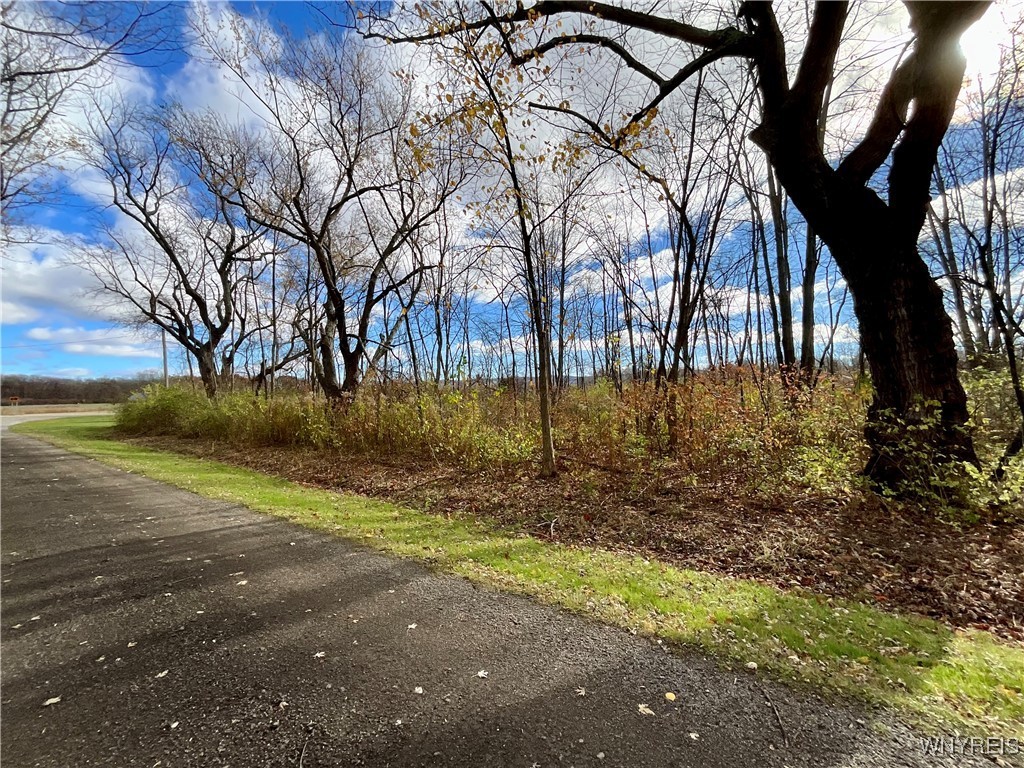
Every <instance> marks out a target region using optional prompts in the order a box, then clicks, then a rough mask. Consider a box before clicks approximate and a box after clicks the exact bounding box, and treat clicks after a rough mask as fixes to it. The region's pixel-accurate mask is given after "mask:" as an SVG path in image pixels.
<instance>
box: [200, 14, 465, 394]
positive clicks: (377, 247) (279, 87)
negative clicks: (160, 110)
mask: <svg viewBox="0 0 1024 768" xmlns="http://www.w3.org/2000/svg"><path fill="white" fill-rule="evenodd" d="M194 29H195V31H196V34H197V36H198V38H199V39H200V41H201V42H202V43H203V45H204V46H205V47H206V49H207V50H208V51H209V53H210V55H211V56H212V57H213V58H214V60H215V61H216V62H218V63H219V64H220V65H221V66H223V67H225V68H227V70H228V71H229V72H230V73H231V75H232V76H233V77H235V78H236V79H237V80H238V81H239V82H240V83H241V84H242V86H243V87H244V88H245V89H246V91H247V92H248V94H249V96H251V99H250V102H251V105H254V107H255V110H256V111H257V112H258V114H259V115H260V117H261V118H262V121H261V122H262V124H261V125H260V126H259V129H258V130H253V131H250V132H248V133H244V134H239V133H238V131H237V130H236V131H234V133H236V134H237V136H236V138H235V139H233V142H234V144H236V145H244V144H249V145H251V147H252V155H253V157H254V158H255V161H254V162H255V165H256V166H258V170H257V173H256V174H255V176H254V177H253V178H252V179H251V180H250V182H249V183H247V184H245V185H242V186H240V187H239V189H238V191H237V195H236V196H235V198H234V199H233V204H234V205H235V206H236V207H237V209H238V210H240V211H242V212H244V215H245V216H246V217H247V218H249V219H251V220H252V221H256V222H259V223H260V224H261V225H262V226H265V227H267V228H268V229H269V230H271V231H273V232H276V233H278V234H280V235H282V236H283V237H285V238H288V239H289V240H291V241H293V242H295V243H297V244H299V245H301V246H302V248H304V249H305V250H306V252H307V253H308V255H309V257H310V258H311V260H312V261H313V263H314V264H315V265H316V268H317V270H318V271H319V274H320V278H321V280H320V286H321V288H322V291H323V312H322V314H320V315H319V316H320V317H321V318H322V324H321V325H320V327H319V328H318V329H317V330H316V336H317V338H316V339H315V340H314V339H307V344H310V345H311V346H310V349H312V350H315V353H314V358H313V360H312V363H313V371H314V373H315V376H316V378H317V381H318V383H319V385H320V387H321V389H323V391H324V393H325V394H326V395H327V397H328V398H329V399H330V400H332V401H334V402H336V403H340V402H344V401H346V400H348V399H349V398H351V397H352V396H353V395H354V393H355V391H356V390H357V388H358V387H359V385H360V382H361V381H362V377H363V376H364V375H365V373H366V371H367V370H370V369H372V368H373V367H374V365H375V364H376V363H377V362H378V361H380V360H381V359H382V355H383V354H385V353H386V351H387V349H388V347H389V346H390V344H391V343H392V341H393V339H394V338H395V335H396V334H397V333H398V332H399V331H400V330H401V329H402V327H403V326H404V319H403V318H404V315H402V314H401V313H399V314H396V315H393V316H391V318H390V319H391V321H390V322H385V323H384V325H383V326H382V327H378V323H379V322H380V321H381V320H382V319H383V318H387V317H388V313H387V312H386V311H385V310H386V309H387V307H388V303H389V302H393V301H400V302H401V303H403V304H404V305H406V306H408V305H409V304H410V303H411V301H412V299H414V298H415V295H416V293H417V292H418V291H419V289H420V286H421V284H422V279H423V274H424V272H426V271H428V270H431V269H433V268H434V267H435V264H433V263H425V262H423V261H421V260H420V258H419V257H420V256H421V255H422V254H423V253H424V250H423V249H422V248H417V247H414V246H415V244H416V241H418V240H423V239H425V238H430V237H433V236H435V235H434V234H432V233H431V229H432V228H433V227H434V223H435V218H436V217H437V215H438V213H439V212H440V211H441V209H442V208H443V207H444V206H445V205H446V204H447V202H448V200H449V198H451V197H452V196H453V195H454V194H455V193H456V191H457V190H458V188H459V186H460V184H461V182H462V179H463V177H464V175H465V172H466V171H465V168H464V166H463V165H462V164H461V163H460V162H458V152H457V151H454V150H453V149H452V145H451V143H450V142H449V141H448V139H449V138H450V137H445V136H436V137H427V136H423V137H420V136H419V133H420V131H419V129H418V128H417V127H416V125H415V123H412V122H411V121H412V120H413V112H412V107H411V105H412V98H413V89H412V81H411V79H410V78H409V77H408V76H404V75H402V74H401V73H397V72H392V71H389V65H388V63H387V62H386V60H385V59H384V58H383V54H382V52H381V51H379V50H376V51H374V50H369V49H367V48H366V47H365V46H362V45H360V42H361V41H359V40H358V39H346V38H345V37H344V36H343V35H337V34H335V35H332V34H329V33H325V34H324V35H321V36H319V37H317V38H316V39H308V40H306V41H304V42H303V43H302V44H298V43H296V42H294V41H291V40H288V39H287V38H285V37H282V36H278V35H277V34H276V33H275V32H274V31H273V30H271V29H270V28H269V27H266V26H265V25H264V24H263V23H261V22H259V21H252V22H243V21H238V22H237V23H236V24H233V25H231V27H230V29H225V28H218V27H216V25H215V23H214V20H213V19H212V18H211V17H209V16H204V15H199V16H198V17H197V18H196V19H195V20H194ZM222 33H223V34H222ZM382 69H383V71H382ZM232 132H233V129H232V128H231V126H228V125H225V124H224V122H223V121H220V120H217V119H214V118H213V117H212V116H211V117H210V118H209V119H208V121H207V125H206V127H205V128H202V129H200V130H199V131H197V133H196V135H197V136H199V137H201V139H200V140H201V141H203V142H205V143H206V144H207V146H208V147H209V148H210V151H209V152H208V154H210V155H211V156H212V155H213V154H214V152H213V151H212V150H213V149H215V147H216V145H217V144H218V143H221V142H223V141H225V137H228V136H230V135H231V134H232ZM418 138H419V139H420V140H419V141H413V140H414V139H418ZM374 337H376V341H375V339H374ZM336 353H337V354H336ZM338 355H340V357H341V365H340V366H339V365H338V362H337V356H338ZM339 367H340V368H341V371H342V374H341V378H340V379H339V377H338V369H339Z"/></svg>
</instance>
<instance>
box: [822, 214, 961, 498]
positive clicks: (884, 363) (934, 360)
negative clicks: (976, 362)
mask: <svg viewBox="0 0 1024 768" xmlns="http://www.w3.org/2000/svg"><path fill="white" fill-rule="evenodd" d="M879 235H880V236H879V237H877V238H871V239H872V240H874V243H872V244H871V245H867V246H865V248H864V250H861V249H855V248H850V247H849V246H848V245H847V244H846V243H837V244H836V245H835V246H831V247H832V252H833V256H834V257H835V258H836V262H837V263H838V264H839V265H840V268H841V269H842V271H843V274H844V276H845V277H846V280H847V283H848V285H849V287H850V294H851V296H852V297H853V303H854V311H855V313H856V315H857V320H858V323H859V325H860V336H861V344H862V347H863V350H864V353H865V355H866V356H867V359H868V365H869V368H870V371H871V380H872V384H873V386H874V394H875V397H874V401H873V402H872V404H871V408H870V410H869V418H868V424H867V427H866V429H865V436H866V437H867V441H868V444H869V446H870V448H871V456H870V458H869V460H868V464H867V466H866V468H865V473H866V474H867V475H868V477H870V478H871V479H872V480H873V481H874V482H875V483H876V484H878V485H880V486H883V487H887V488H892V489H901V488H903V489H906V490H907V491H911V492H913V491H914V488H913V486H914V484H915V483H920V482H922V480H923V478H927V477H929V476H932V475H934V470H935V469H936V467H937V466H938V465H942V464H946V463H948V462H950V461H972V462H973V461H975V460H976V459H975V454H974V448H973V445H972V442H971V437H970V433H969V432H968V431H967V429H966V424H967V418H968V412H967V396H966V395H965V393H964V390H963V387H962V386H961V384H960V380H959V378H958V377H957V353H956V346H955V344H954V341H953V328H952V323H951V322H950V319H949V316H948V315H947V314H946V311H945V307H944V306H943V300H942V291H941V290H940V289H939V287H938V285H937V284H936V283H935V281H934V280H933V279H932V277H931V275H930V274H929V273H928V269H927V267H926V266H925V264H924V261H923V260H922V259H921V257H920V256H919V254H918V253H917V250H916V248H901V247H899V245H898V244H897V243H896V242H895V240H894V238H887V237H886V235H885V233H884V232H882V233H879ZM826 242H827V241H826ZM868 249H870V250H868ZM918 490H923V488H922V489H918Z"/></svg>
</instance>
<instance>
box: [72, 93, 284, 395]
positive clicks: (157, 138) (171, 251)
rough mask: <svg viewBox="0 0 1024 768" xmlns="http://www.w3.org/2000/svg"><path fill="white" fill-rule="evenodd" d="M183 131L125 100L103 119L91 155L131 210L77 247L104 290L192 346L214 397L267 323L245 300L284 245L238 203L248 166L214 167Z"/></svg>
mask: <svg viewBox="0 0 1024 768" xmlns="http://www.w3.org/2000/svg"><path fill="white" fill-rule="evenodd" d="M97 111H98V112H99V111H100V110H99V109H98V110H97ZM177 134H178V131H177V129H176V128H175V127H174V126H173V125H168V124H167V123H166V122H165V121H164V120H163V118H162V117H160V116H158V115H155V114H151V113H147V112H145V111H143V110H135V109H130V108H122V109H117V110H114V111H113V113H112V114H108V115H105V116H104V117H102V118H100V119H99V120H98V124H97V125H96V126H95V127H94V137H93V138H94V145H93V146H92V147H91V149H90V150H89V152H88V158H89V162H90V163H91V164H92V166H93V167H95V168H96V169H97V170H98V171H99V172H100V173H101V174H102V175H103V177H104V178H105V179H106V180H107V182H108V183H109V185H110V191H111V196H110V200H111V207H112V208H113V209H114V210H115V211H116V212H118V213H119V214H121V216H122V217H123V218H121V219H119V220H116V221H115V222H109V221H108V222H107V223H106V224H105V225H104V226H103V231H104V233H105V235H106V238H105V241H104V242H100V243H96V244H90V245H87V246H84V247H81V248H79V249H78V251H79V255H80V257H81V259H80V260H81V263H82V264H83V266H84V267H85V268H86V269H88V270H89V271H90V272H91V273H92V274H93V275H94V276H95V277H96V278H97V280H98V282H99V285H100V290H101V291H103V292H106V293H108V294H111V295H113V296H116V297H118V298H119V299H121V300H123V301H125V302H126V303H127V304H128V305H129V306H130V307H131V308H132V311H133V314H132V315H131V316H130V319H132V320H140V319H141V320H142V321H143V322H144V323H150V324H153V325H155V326H157V327H158V328H160V329H162V330H163V331H164V332H166V333H167V334H168V335H169V336H170V337H171V338H173V339H175V340H176V341H177V342H178V343H179V344H181V346H182V347H184V348H185V350H186V351H187V352H188V353H189V354H190V355H191V356H192V357H193V358H194V359H195V361H196V365H197V367H198V368H199V375H200V377H201V378H202V381H203V386H204V387H205V389H206V393H207V395H208V396H210V397H213V396H215V395H216V394H217V391H218V388H219V385H220V383H221V382H222V381H223V380H231V378H232V377H233V375H234V374H233V371H234V363H235V356H236V353H237V352H238V350H239V349H240V348H241V347H242V346H243V345H244V344H245V343H246V342H247V340H248V339H249V338H250V337H251V336H252V335H253V334H256V333H258V332H259V331H261V330H263V328H262V327H260V326H259V325H250V324H249V323H248V321H249V319H250V318H249V316H248V314H247V313H246V312H244V311H240V310H242V309H244V307H245V297H246V294H247V293H248V290H249V286H251V285H252V284H253V283H255V282H258V281H259V280H260V277H261V275H262V273H263V272H264V271H265V270H266V268H267V266H268V264H270V262H271V260H272V258H273V256H274V252H275V251H276V250H277V245H276V243H275V241H274V240H273V238H272V237H268V232H267V230H266V229H265V228H263V227H260V226H259V225H256V224H253V223H252V222H251V221H249V220H248V219H246V218H244V217H240V216H238V215H237V211H236V210H235V209H234V207H233V206H231V204H230V203H229V201H230V200H231V199H232V198H233V197H234V196H235V195H236V194H237V192H238V186H239V184H240V183H242V182H243V180H244V179H245V176H246V174H245V170H244V169H243V168H239V167H234V168H230V169H224V168H221V169H212V168H210V167H209V165H208V164H207V163H205V162H204V158H202V157H201V156H199V155H196V154H193V153H190V152H189V149H188V147H187V145H185V144H184V143H182V142H180V141H177V140H176V139H175V137H176V135H177Z"/></svg>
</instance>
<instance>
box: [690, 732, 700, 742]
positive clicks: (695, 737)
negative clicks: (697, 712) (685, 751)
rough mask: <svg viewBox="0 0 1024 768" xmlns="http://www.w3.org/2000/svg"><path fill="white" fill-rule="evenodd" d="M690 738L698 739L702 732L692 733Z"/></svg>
mask: <svg viewBox="0 0 1024 768" xmlns="http://www.w3.org/2000/svg"><path fill="white" fill-rule="evenodd" d="M690 738H691V739H693V740H694V741H696V740H697V739H699V738H700V734H699V733H691V734H690Z"/></svg>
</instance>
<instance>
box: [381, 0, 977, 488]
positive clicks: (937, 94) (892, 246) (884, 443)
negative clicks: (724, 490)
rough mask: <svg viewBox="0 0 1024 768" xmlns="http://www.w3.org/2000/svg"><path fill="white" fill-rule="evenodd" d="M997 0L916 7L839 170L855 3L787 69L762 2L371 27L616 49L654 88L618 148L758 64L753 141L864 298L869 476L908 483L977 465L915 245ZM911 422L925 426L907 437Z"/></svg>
mask: <svg viewBox="0 0 1024 768" xmlns="http://www.w3.org/2000/svg"><path fill="white" fill-rule="evenodd" d="M988 5H989V4H988V3H987V2H950V3H925V2H922V3H908V4H907V9H908V12H909V15H910V28H911V31H912V32H913V33H914V42H913V46H912V47H911V48H910V49H909V52H908V54H907V56H906V57H905V59H904V60H903V61H902V62H901V63H900V64H899V66H897V67H896V68H895V69H894V70H893V71H892V74H891V77H890V79H889V81H888V82H887V83H886V85H885V86H884V87H883V88H882V90H881V93H880V94H879V97H878V102H877V108H876V110H875V113H874V117H873V119H872V120H871V122H870V125H869V126H868V128H867V131H866V133H865V135H864V136H863V138H862V140H861V141H860V142H859V143H858V144H857V145H856V147H855V148H854V149H853V150H852V151H850V152H849V153H847V154H846V156H845V157H843V158H842V159H841V161H840V162H839V163H838V164H833V163H832V162H830V161H829V158H827V157H826V156H825V154H824V152H823V150H822V148H821V144H820V142H819V140H818V135H819V128H820V118H821V112H822V105H823V103H824V99H825V95H826V91H827V88H828V86H829V83H830V82H831V80H832V75H833V72H834V69H835V66H836V60H837V54H838V51H839V47H840V45H841V43H842V42H843V34H844V28H845V25H846V21H847V14H848V4H847V3H843V2H822V3H818V4H817V5H816V6H815V9H814V14H813V17H812V19H811V23H810V28H809V32H808V36H807V40H806V43H805V45H804V50H803V53H802V55H801V56H800V58H799V61H798V63H797V64H796V67H795V77H793V78H792V79H791V77H790V72H791V69H790V67H789V66H788V61H787V53H786V43H787V40H786V39H785V37H784V36H783V34H782V32H781V31H780V28H779V24H778V22H777V19H776V15H775V12H774V10H773V8H772V6H771V5H770V4H767V3H744V4H742V5H741V6H740V11H739V18H740V21H741V24H742V28H739V27H736V26H720V27H703V26H699V25H695V24H691V23H688V22H687V21H685V20H681V19H680V18H675V17H669V16H663V15H660V14H658V13H656V12H646V11H640V10H634V9H632V8H624V7H618V6H614V5H610V4H607V3H603V2H592V1H591V0H539V2H536V3H532V4H530V5H526V4H518V5H516V6H513V7H506V8H501V9H499V10H493V11H492V10H489V9H490V8H491V6H489V5H488V6H484V11H483V12H480V11H477V12H475V13H474V14H473V16H475V18H471V20H469V21H467V22H466V23H465V24H464V25H463V24H462V21H461V20H460V19H459V16H458V14H457V13H456V12H454V11H450V10H449V11H448V12H447V14H448V15H447V16H445V17H443V18H431V21H432V22H433V27H432V28H430V29H428V30H426V31H422V30H421V29H419V28H412V29H404V28H400V27H399V26H398V24H400V23H401V17H400V16H398V17H396V16H395V15H392V16H390V17H387V18H379V17H374V18H373V19H371V20H370V22H369V29H368V31H367V34H369V35H371V36H383V37H387V38H388V39H391V40H395V41H408V42H430V41H434V40H438V39H440V38H443V37H447V36H450V35H453V34H456V32H455V31H453V30H458V34H464V33H465V31H467V30H469V31H474V30H490V31H491V32H492V33H493V39H494V40H496V41H497V43H498V44H500V45H502V46H503V47H504V48H505V49H506V51H507V53H508V56H509V59H510V60H511V61H512V62H513V63H515V64H517V65H519V66H528V65H531V64H532V63H534V62H536V61H537V60H538V58H543V57H546V56H548V55H549V54H552V53H553V52H556V51H562V52H563V54H564V55H566V56H568V55H572V52H573V51H578V50H579V49H580V48H581V47H584V48H587V49H591V50H600V51H602V52H603V53H604V54H605V55H608V56H614V57H617V58H618V59H620V60H621V61H623V62H624V64H625V65H626V66H627V67H629V68H630V69H631V70H632V71H633V72H635V73H637V75H638V76H639V77H642V78H643V79H644V80H646V81H647V82H648V83H650V97H649V98H648V99H646V101H645V103H643V104H642V106H640V107H639V108H637V109H635V110H631V111H630V114H629V115H628V116H627V117H626V119H625V120H624V121H621V122H619V127H617V128H616V127H614V126H613V127H612V130H611V131H607V132H606V133H607V134H608V135H610V136H611V137H612V138H613V141H614V142H615V143H616V144H621V143H622V142H624V141H629V142H631V141H633V140H634V136H635V135H636V130H637V128H638V127H642V126H643V125H645V124H646V123H649V122H650V121H652V120H654V119H655V118H656V115H657V112H658V110H659V109H660V108H661V107H662V106H663V104H664V103H665V101H666V99H668V98H669V97H670V96H671V95H672V94H674V93H675V92H676V91H677V90H678V89H679V88H680V86H681V85H682V84H683V83H685V82H686V81H687V80H689V79H690V78H692V77H694V76H695V75H696V74H697V73H698V72H700V71H701V70H703V69H705V68H707V67H709V66H711V65H712V64H714V63H716V62H721V61H724V60H727V59H740V60H742V61H745V62H748V63H749V67H750V69H751V71H752V72H753V73H754V74H755V75H756V78H757V86H758V89H759V91H760V95H761V107H760V118H761V119H760V124H759V125H758V127H757V128H756V129H755V130H754V131H753V133H752V134H751V138H752V139H753V141H754V142H755V143H756V144H758V145H759V146H760V147H761V148H762V149H763V150H764V152H765V153H766V155H767V157H768V159H769V161H770V163H771V165H772V167H773V168H774V170H775V172H776V174H777V176H778V179H779V181H780V182H781V184H782V186H783V187H784V188H785V189H786V191H787V193H788V194H789V197H790V199H791V200H792V201H793V203H794V204H795V205H796V206H797V208H798V209H799V210H800V211H801V213H802V214H803V215H804V217H805V219H806V220H807V222H808V223H809V224H810V226H811V227H812V228H813V230H814V231H815V232H816V233H817V235H818V236H819V237H820V238H821V239H822V241H823V242H824V243H825V244H826V245H827V246H828V247H829V249H830V251H831V254H832V257H833V258H834V259H835V260H836V263H837V264H838V265H839V268H840V269H841V270H842V273H843V276H844V278H845V279H846V281H847V284H848V285H849V290H850V295H851V296H852V298H853V305H854V311H855V313H856V315H857V318H858V321H859V325H860V332H861V337H862V344H863V349H864V351H865V353H866V354H867V358H868V362H869V364H870V367H871V374H872V381H873V384H874V389H875V399H874V402H873V404H872V407H871V409H870V418H869V424H868V426H867V428H866V437H867V439H868V443H869V445H870V446H871V457H870V459H869V461H868V465H867V468H866V470H865V471H866V473H867V474H868V475H869V477H871V478H872V479H873V480H874V481H875V482H876V483H878V484H879V485H884V486H890V487H897V486H903V484H904V483H905V481H906V480H907V479H908V477H920V476H921V473H922V472H924V473H928V472H929V468H930V467H932V466H934V465H939V464H949V463H951V462H959V461H965V460H966V461H970V462H976V461H977V459H976V457H975V452H974V446H973V442H972V440H971V436H970V433H969V432H968V430H967V429H966V426H967V419H968V412H967V398H966V395H965V394H964V390H963V387H962V386H961V384H960V381H959V379H958V378H957V355H956V347H955V345H954V343H953V335H952V330H951V327H950V322H949V318H948V316H947V315H946V313H945V310H944V306H943V301H942V293H941V291H940V289H939V288H938V286H937V285H936V283H935V281H934V280H933V279H932V278H931V275H930V274H929V272H928V269H927V266H926V265H925V263H924V260H923V259H922V258H921V255H920V253H919V252H918V246H917V241H918V235H919V233H920V231H921V228H922V226H923V224H924V221H925V214H926V210H927V206H928V201H929V185H930V180H931V173H932V168H933V166H934V164H935V158H936V154H937V151H938V147H939V144H940V142H941V140H942V137H943V135H944V134H945V131H946V128H947V127H948V125H949V122H950V119H951V117H952V115H953V110H954V107H955V104H956V98H957V94H958V93H959V90H960V85H961V81H962V79H963V74H964V70H965V59H964V56H963V54H962V52H961V51H960V49H959V45H958V41H959V38H960V35H961V34H962V32H963V31H964V30H965V29H966V28H967V27H969V26H970V25H971V24H972V23H973V22H974V21H975V20H976V19H978V18H980V16H981V15H982V14H983V13H984V12H985V10H986V9H987V8H988ZM428 15H429V14H428ZM396 18H397V19H399V20H398V21H396V20H395V19H396ZM559 21H562V22H563V23H564V24H566V25H567V26H566V27H564V28H563V27H560V26H559V24H558V22H559ZM463 27H464V28H463ZM615 29H618V30H620V31H621V32H622V33H621V34H615V32H614V30H615ZM630 32H633V33H643V34H645V35H647V36H648V39H650V37H651V36H656V37H659V38H661V39H662V40H664V41H665V44H666V45H667V46H670V47H674V48H675V49H678V50H679V53H680V54H682V55H687V54H689V58H688V61H687V62H686V63H685V64H683V65H682V66H677V67H674V68H673V70H672V71H671V72H670V73H669V74H661V72H660V71H659V70H658V69H657V65H655V66H651V65H648V64H645V63H644V62H643V61H641V60H640V58H638V57H637V56H636V55H634V54H633V53H632V51H631V45H630V39H629V35H628V33H630ZM641 56H642V54H641ZM911 107H913V109H911ZM584 109H585V108H584ZM563 111H564V112H566V114H571V115H573V116H575V117H576V119H579V120H581V121H583V122H584V124H586V122H587V120H589V119H590V118H588V116H587V115H586V114H585V113H583V112H581V111H580V110H579V109H577V108H574V107H573V105H572V104H569V105H566V106H565V107H564V109H563ZM887 161H888V177H887V181H886V184H885V187H886V191H887V197H888V199H887V200H883V199H882V198H881V197H880V196H879V194H878V193H877V192H876V191H875V190H874V189H873V187H872V181H873V180H874V179H875V177H876V173H877V172H878V171H879V169H880V168H881V167H882V166H883V164H885V163H886V162H887ZM930 403H938V404H939V405H938V407H937V408H933V407H932V406H931V405H929V404H930ZM908 424H909V425H913V426H914V427H915V428H914V431H910V432H908V430H907V425H908ZM911 435H914V436H916V437H915V438H914V439H911ZM918 438H920V439H918Z"/></svg>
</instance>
